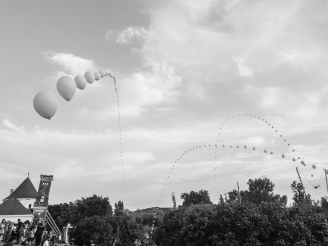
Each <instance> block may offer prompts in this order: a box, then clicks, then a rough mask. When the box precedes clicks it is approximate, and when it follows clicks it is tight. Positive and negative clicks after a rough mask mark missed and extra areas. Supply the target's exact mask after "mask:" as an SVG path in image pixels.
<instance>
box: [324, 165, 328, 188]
mask: <svg viewBox="0 0 328 246" xmlns="http://www.w3.org/2000/svg"><path fill="white" fill-rule="evenodd" d="M323 170H325V177H326V186H327V192H328V180H327V170H326V169H323Z"/></svg>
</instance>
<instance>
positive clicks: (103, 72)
mask: <svg viewBox="0 0 328 246" xmlns="http://www.w3.org/2000/svg"><path fill="white" fill-rule="evenodd" d="M99 73H100V75H101V77H102V78H103V77H105V76H106V72H105V70H103V69H102V70H100V71H99Z"/></svg>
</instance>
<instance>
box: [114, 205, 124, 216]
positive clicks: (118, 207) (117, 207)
mask: <svg viewBox="0 0 328 246" xmlns="http://www.w3.org/2000/svg"><path fill="white" fill-rule="evenodd" d="M114 214H115V216H121V215H123V214H124V204H123V201H118V202H117V204H116V203H115V209H114Z"/></svg>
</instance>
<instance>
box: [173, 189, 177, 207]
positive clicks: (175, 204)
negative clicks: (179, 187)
mask: <svg viewBox="0 0 328 246" xmlns="http://www.w3.org/2000/svg"><path fill="white" fill-rule="evenodd" d="M172 202H173V208H174V209H176V208H177V203H176V201H175V195H174V192H172Z"/></svg>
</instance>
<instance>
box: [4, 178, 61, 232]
mask: <svg viewBox="0 0 328 246" xmlns="http://www.w3.org/2000/svg"><path fill="white" fill-rule="evenodd" d="M52 181H53V176H52V175H42V174H41V176H40V184H39V190H38V191H36V189H35V187H34V185H33V184H32V182H31V180H30V178H29V176H28V177H27V178H26V179H25V180H24V181H23V182H22V183H21V184H20V185H19V186H18V187H17V188H16V189H15V190H13V189H10V194H9V196H8V197H6V198H4V199H3V203H2V204H0V220H2V219H6V220H10V221H12V222H17V220H18V219H21V221H26V220H29V221H31V222H32V221H33V220H37V221H45V222H47V223H48V224H49V226H50V227H51V228H52V229H54V230H55V232H56V234H57V235H58V236H59V235H61V232H60V230H59V229H58V227H57V225H56V224H55V222H54V221H53V219H52V217H51V215H50V213H49V212H48V200H49V194H50V187H51V182H52Z"/></svg>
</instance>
